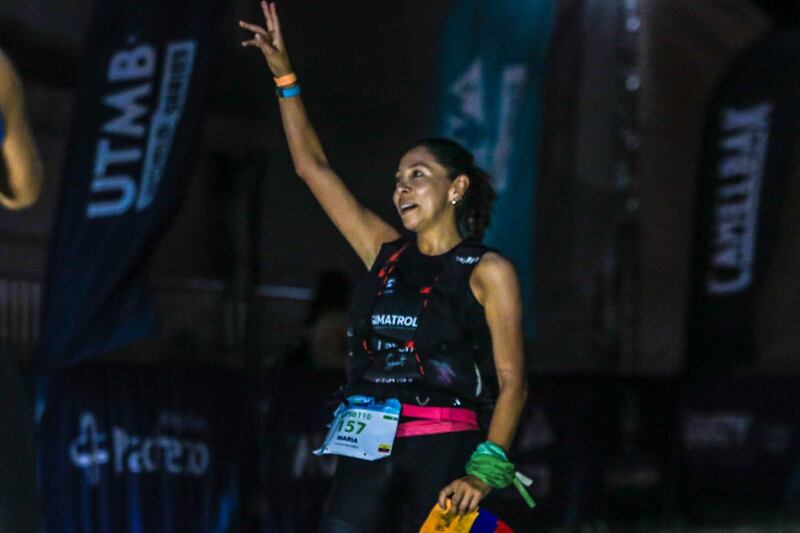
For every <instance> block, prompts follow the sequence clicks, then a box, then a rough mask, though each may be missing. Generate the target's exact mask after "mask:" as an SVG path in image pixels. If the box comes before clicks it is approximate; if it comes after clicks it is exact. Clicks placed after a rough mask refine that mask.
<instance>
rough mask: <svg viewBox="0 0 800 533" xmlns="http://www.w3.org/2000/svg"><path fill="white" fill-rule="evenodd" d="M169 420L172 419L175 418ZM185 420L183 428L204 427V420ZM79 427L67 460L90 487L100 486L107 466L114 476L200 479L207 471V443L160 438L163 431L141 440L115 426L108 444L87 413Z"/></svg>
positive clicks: (94, 420)
mask: <svg viewBox="0 0 800 533" xmlns="http://www.w3.org/2000/svg"><path fill="white" fill-rule="evenodd" d="M178 417H179V415H178ZM170 418H171V419H172V420H175V418H176V415H170ZM161 420H162V422H163V420H164V417H163V416H162V417H161ZM188 420H189V423H188V424H183V426H184V427H190V426H191V427H205V421H202V423H200V424H199V425H198V424H197V423H195V422H194V420H195V418H191V417H190V418H189V419H188ZM78 427H79V430H78V431H79V433H78V436H77V437H76V438H75V439H73V441H72V443H71V444H70V446H69V457H70V460H71V461H72V464H73V465H75V466H76V467H77V468H80V469H82V470H85V471H86V477H87V480H88V481H89V484H90V485H91V486H94V487H96V486H97V485H98V484H99V483H100V475H101V467H103V466H104V465H107V464H110V465H112V466H113V472H114V474H116V475H122V474H124V473H126V472H128V473H132V474H141V473H154V472H160V471H164V472H166V473H168V474H171V475H175V476H180V475H183V476H193V477H200V476H203V475H205V473H206V472H207V471H208V466H209V463H210V459H211V454H210V451H209V449H208V445H207V444H206V443H204V442H200V441H194V440H188V439H180V438H177V437H170V436H167V435H162V434H161V432H163V428H161V429H159V431H158V432H157V433H156V434H153V435H147V436H144V437H142V436H139V435H134V434H132V433H129V432H128V431H126V430H125V429H124V428H121V427H119V426H114V427H112V429H111V440H110V441H109V438H108V435H109V434H108V433H105V432H101V431H100V429H99V427H98V425H97V420H96V419H95V417H94V415H93V414H92V413H91V412H89V411H85V412H84V413H82V414H81V416H80V420H79V422H78Z"/></svg>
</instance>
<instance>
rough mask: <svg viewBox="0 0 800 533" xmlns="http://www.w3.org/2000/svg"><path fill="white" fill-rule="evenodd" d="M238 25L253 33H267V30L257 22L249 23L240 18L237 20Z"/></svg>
mask: <svg viewBox="0 0 800 533" xmlns="http://www.w3.org/2000/svg"><path fill="white" fill-rule="evenodd" d="M239 26H240V27H242V28H244V29H246V30H250V31H252V32H253V33H260V34H261V35H266V34H267V30H265V29H264V28H262V27H261V26H259V25H257V24H250V23H249V22H245V21H243V20H240V21H239Z"/></svg>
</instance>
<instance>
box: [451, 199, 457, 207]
mask: <svg viewBox="0 0 800 533" xmlns="http://www.w3.org/2000/svg"><path fill="white" fill-rule="evenodd" d="M457 203H458V199H457V198H456V199H453V200H450V205H456V204H457Z"/></svg>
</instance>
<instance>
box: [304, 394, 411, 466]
mask: <svg viewBox="0 0 800 533" xmlns="http://www.w3.org/2000/svg"><path fill="white" fill-rule="evenodd" d="M333 416H334V418H333V423H331V428H330V430H329V431H328V435H327V436H326V437H325V442H323V443H322V447H321V448H320V449H319V450H314V455H323V454H335V455H345V456H347V457H354V458H356V459H364V460H365V461H376V460H378V459H383V458H384V457H388V456H389V455H390V454H391V453H392V446H393V445H394V436H395V433H397V424H398V422H399V420H400V402H399V401H398V400H395V399H390V400H386V401H385V402H376V401H375V399H374V398H371V397H369V396H350V397H349V398H348V399H347V400H346V403H343V404H341V405H339V407H338V408H337V409H336V412H335V413H333Z"/></svg>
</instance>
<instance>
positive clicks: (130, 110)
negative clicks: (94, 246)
mask: <svg viewBox="0 0 800 533" xmlns="http://www.w3.org/2000/svg"><path fill="white" fill-rule="evenodd" d="M196 48H197V43H196V41H180V42H174V43H169V44H168V45H167V47H166V50H165V53H164V61H163V63H164V69H163V73H162V77H161V89H160V93H159V96H158V100H157V103H156V107H155V111H154V112H153V114H152V117H151V118H150V127H149V135H148V137H147V141H146V143H144V144H143V141H144V137H145V129H146V128H145V124H143V123H142V122H141V120H140V119H142V118H143V117H146V116H147V115H148V114H149V113H150V109H149V108H148V106H146V105H144V104H142V103H141V100H142V99H145V98H147V97H149V96H150V94H151V92H152V89H153V83H152V82H153V78H154V76H155V70H156V58H157V55H156V49H155V47H153V46H148V45H141V46H138V47H136V48H132V49H125V50H121V51H119V52H117V53H116V54H114V55H113V56H112V57H111V61H110V62H109V65H108V81H109V82H111V83H113V84H121V83H126V85H125V86H124V87H122V88H120V89H119V90H117V91H115V92H112V93H111V94H108V95H106V96H105V97H104V98H103V103H104V104H105V105H106V106H108V107H110V108H112V109H113V110H114V111H115V112H116V113H117V115H115V116H114V117H112V118H111V119H110V120H108V121H107V122H106V123H104V124H103V125H102V128H101V132H102V134H104V136H102V137H100V139H99V140H98V141H97V149H96V152H95V161H94V170H93V176H92V181H91V184H90V186H89V188H90V191H91V194H92V197H93V198H94V199H93V200H92V201H90V202H89V205H88V206H87V209H86V216H87V217H88V218H100V217H110V216H119V215H122V214H124V213H126V212H128V211H129V210H130V209H131V207H133V205H134V203H135V204H136V209H137V210H142V209H145V208H146V207H148V206H149V205H150V204H151V203H152V201H153V199H154V198H155V196H156V193H157V192H158V187H159V185H160V183H161V178H162V176H163V174H164V168H165V166H166V164H167V161H168V159H169V153H170V150H171V148H172V141H173V139H174V137H175V130H176V129H177V125H178V122H179V121H180V118H181V114H182V113H183V108H184V104H185V103H186V98H187V95H188V92H189V83H190V80H191V77H192V70H193V68H194V58H195V52H196ZM130 83H134V85H130ZM115 87H116V85H115ZM143 153H144V159H143V156H142V154H143ZM134 164H135V165H138V164H141V168H142V171H141V180H140V182H139V184H138V185H137V182H136V180H135V179H134V178H133V177H132V176H131V175H130V173H129V171H126V170H123V169H121V167H122V166H123V165H125V166H130V165H134ZM137 191H138V199H137ZM97 196H102V197H103V198H102V199H97V198H96V197H97Z"/></svg>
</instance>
